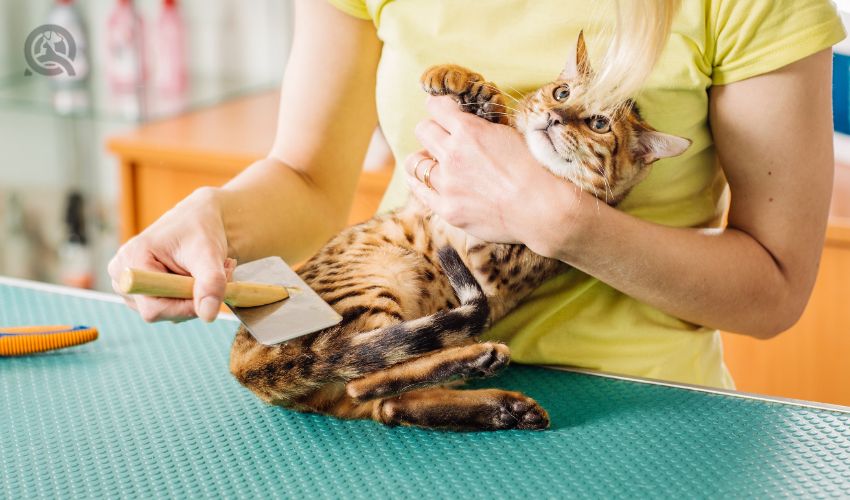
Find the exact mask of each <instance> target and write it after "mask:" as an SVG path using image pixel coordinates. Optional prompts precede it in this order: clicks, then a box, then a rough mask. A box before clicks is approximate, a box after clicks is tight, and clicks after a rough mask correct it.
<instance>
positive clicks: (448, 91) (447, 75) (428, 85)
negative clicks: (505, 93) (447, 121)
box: [421, 64, 508, 123]
mask: <svg viewBox="0 0 850 500" xmlns="http://www.w3.org/2000/svg"><path fill="white" fill-rule="evenodd" d="M421 83H422V89H423V90H425V92H427V93H429V94H431V95H435V96H436V95H450V96H453V97H454V99H455V100H456V101H457V102H458V104H460V106H461V109H462V110H463V111H466V112H468V113H472V114H474V115H478V116H480V117H482V118H484V119H486V120H489V121H492V122H496V123H507V122H508V119H507V114H506V111H507V108H506V106H505V103H504V98H503V97H502V93H501V92H500V91H499V89H498V88H497V87H496V86H495V85H494V84H493V83H491V82H488V81H486V80H485V79H484V77H483V76H481V75H480V74H478V73H476V72H474V71H471V70H468V69H466V68H464V67H461V66H457V65H454V64H442V65H439V66H432V67H430V68H428V69H427V70H425V72H424V73H423V74H422V78H421Z"/></svg>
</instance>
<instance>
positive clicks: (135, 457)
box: [0, 285, 850, 499]
mask: <svg viewBox="0 0 850 500" xmlns="http://www.w3.org/2000/svg"><path fill="white" fill-rule="evenodd" d="M57 322H63V323H64V322H67V323H80V324H88V325H94V326H97V327H98V328H99V329H100V332H101V337H100V339H99V340H97V341H96V342H94V343H91V344H88V345H84V346H79V347H75V348H71V349H66V350H63V351H57V352H53V353H48V354H43V355H36V356H30V357H21V358H0V429H2V432H0V468H2V469H1V470H0V472H1V473H2V474H0V498H15V499H17V498H29V497H53V498H81V497H110V498H115V497H142V498H151V497H160V496H168V497H243V498H249V497H253V498H256V497H300V496H309V497H315V496H320V497H347V498H349V497H369V498H374V497H399V498H402V497H404V498H410V497H417V498H426V497H454V496H458V495H463V496H464V497H480V498H483V497H496V498H501V497H538V496H549V497H565V496H567V497H582V496H592V497H610V496H629V497H634V496H638V497H643V496H653V497H681V496H696V497H727V496H734V497H754V496H757V497H763V496H769V495H778V494H783V493H784V494H796V495H805V496H811V495H814V494H815V493H819V494H823V495H824V496H842V497H847V496H850V414H847V413H841V412H836V411H826V410H819V409H812V408H804V407H799V406H792V405H787V404H781V403H771V402H763V401H756V400H751V399H742V398H736V397H730V396H725V395H718V394H709V393H703V392H696V391H691V390H684V389H678V388H670V387H663V386H658V385H650V384H643V383H637V382H630V381H622V380H613V379H608V378H602V377H597V376H590V375H583V374H576V373H566V372H558V371H552V370H546V369H541V368H530V367H512V368H510V369H509V370H508V371H507V372H506V373H505V374H504V375H502V376H500V377H498V378H497V379H493V380H490V381H487V382H484V383H482V384H477V385H497V386H501V387H506V388H510V389H516V390H521V391H524V392H526V393H528V394H529V395H531V396H532V397H534V398H536V399H537V400H538V401H539V402H540V403H541V404H543V406H544V407H546V408H547V409H548V410H549V412H550V415H551V418H552V429H551V430H549V431H544V432H520V431H507V432H498V433H471V434H449V433H439V432H428V431H421V430H417V429H408V428H387V427H383V426H380V425H378V424H375V423H373V422H366V421H353V422H345V421H339V420H335V419H331V418H327V417H323V416H318V415H303V414H298V413H294V412H290V411H286V410H283V409H280V408H274V407H269V406H265V405H264V404H262V403H261V402H260V401H259V400H257V399H255V398H254V396H253V395H251V394H250V393H248V392H247V391H246V390H244V389H242V388H241V387H240V386H239V385H238V384H237V383H236V382H235V381H234V380H233V379H232V378H231V376H230V374H229V372H228V349H229V346H230V341H231V338H232V334H233V331H234V329H235V326H234V323H231V322H228V321H219V322H216V323H215V324H212V325H205V324H202V323H200V322H197V321H193V322H188V323H183V324H180V325H172V324H157V325H147V324H145V323H143V322H142V321H141V320H140V319H138V317H137V316H136V315H135V314H133V313H132V312H131V311H129V310H128V309H126V308H125V307H124V306H123V305H120V304H116V303H110V302H105V301H98V300H93V299H91V298H80V297H73V296H66V295H61V294H56V293H48V292H45V291H37V290H31V289H26V288H18V287H14V286H8V285H0V325H26V324H48V323H57Z"/></svg>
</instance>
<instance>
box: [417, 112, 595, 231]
mask: <svg viewBox="0 0 850 500" xmlns="http://www.w3.org/2000/svg"><path fill="white" fill-rule="evenodd" d="M428 111H429V113H430V114H431V118H429V119H426V120H423V121H421V122H419V124H417V126H416V131H415V132H416V137H417V138H418V139H419V142H420V143H421V144H422V145H423V146H424V147H425V150H423V151H419V152H417V153H414V154H412V155H410V156H408V157H407V159H406V160H405V169H406V170H407V174H408V178H407V182H408V185H409V186H410V189H411V191H412V192H413V194H414V195H415V196H416V197H417V198H419V200H420V201H422V202H423V203H424V204H425V205H427V206H428V207H430V208H431V210H433V211H434V212H435V213H436V214H437V215H439V216H440V217H442V218H443V219H445V220H446V222H448V223H449V224H451V225H453V226H456V227H459V228H461V229H463V230H464V231H466V232H467V233H469V234H471V235H473V236H475V237H477V238H480V239H482V240H484V241H490V242H498V243H518V242H522V243H525V244H527V245H530V246H531V245H533V242H534V241H535V240H536V239H538V238H539V237H540V235H541V234H548V233H550V232H551V229H550V228H549V227H546V224H547V220H548V219H547V217H546V214H547V212H551V205H549V204H548V203H547V200H552V199H553V198H552V197H553V196H557V197H559V202H558V204H559V206H560V207H561V208H563V207H564V206H567V207H569V206H570V205H571V203H572V202H574V203H578V200H579V199H580V196H581V195H580V193H578V192H577V189H574V186H573V185H572V184H570V183H569V182H567V181H565V180H563V179H559V178H557V177H555V176H554V175H553V174H551V173H550V172H549V171H548V170H546V169H545V168H544V167H543V166H542V165H540V163H539V162H538V161H537V160H536V159H535V158H534V157H533V156H532V155H531V153H530V152H529V150H528V146H527V145H526V143H525V139H524V138H523V137H522V135H521V134H520V133H519V132H517V131H516V130H515V129H513V128H511V127H508V126H505V125H498V124H494V123H490V122H488V121H486V120H484V119H482V118H479V117H477V116H475V115H471V114H469V113H464V112H463V111H461V110H460V108H459V107H458V105H457V103H456V102H455V101H454V100H453V99H452V98H450V97H447V96H441V97H429V98H428ZM427 158H433V159H435V160H436V161H437V162H438V164H437V165H434V166H431V167H430V168H431V171H430V176H429V180H430V183H431V185H432V186H433V187H434V189H433V190H432V189H430V188H428V187H427V186H426V185H425V184H424V183H423V182H422V180H421V179H423V175H424V172H425V170H426V169H427V168H429V165H430V164H431V163H433V162H432V160H429V159H427ZM423 159H424V160H423ZM420 160H421V161H420ZM414 169H415V170H417V172H414ZM417 175H418V178H417ZM565 196H566V197H567V199H564V197H565ZM570 198H572V199H570ZM547 208H548V209H549V210H547ZM559 217H560V219H559V220H563V214H559Z"/></svg>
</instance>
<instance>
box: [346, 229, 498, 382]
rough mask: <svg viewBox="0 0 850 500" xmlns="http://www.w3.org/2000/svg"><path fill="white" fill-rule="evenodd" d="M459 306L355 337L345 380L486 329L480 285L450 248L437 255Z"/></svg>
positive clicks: (487, 313) (457, 342)
mask: <svg viewBox="0 0 850 500" xmlns="http://www.w3.org/2000/svg"><path fill="white" fill-rule="evenodd" d="M437 255H438V257H439V260H440V265H441V266H442V268H443V271H444V272H445V274H446V277H447V278H448V280H449V283H450V284H451V286H452V289H453V290H454V292H455V294H456V295H457V298H458V300H459V301H460V305H459V306H458V307H456V308H454V309H448V310H443V311H438V312H436V313H434V314H431V315H430V316H425V317H422V318H418V319H414V320H409V321H404V322H402V323H397V324H395V325H391V326H388V327H386V328H379V329H376V330H371V331H368V332H362V333H360V334H357V335H355V336H354V337H353V338H352V341H351V347H350V349H349V350H348V352H347V353H345V355H343V357H344V359H345V361H346V362H344V363H343V365H344V366H345V368H344V369H343V371H344V372H347V373H345V375H347V377H348V378H353V377H358V376H361V375H363V374H366V373H370V372H373V371H377V370H381V369H384V368H387V367H389V366H392V365H394V364H396V363H399V362H402V361H404V360H407V359H410V358H413V357H416V356H419V355H422V354H425V353H428V352H432V351H436V350H438V349H441V348H443V347H449V346H454V345H460V344H464V343H467V342H468V341H469V339H470V338H472V337H475V336H476V335H478V334H480V333H481V332H482V331H483V330H484V328H486V327H487V321H488V318H489V316H490V306H489V304H488V303H487V296H486V295H484V291H483V290H482V289H481V285H479V284H478V281H476V280H475V277H474V276H473V275H472V273H471V272H470V270H469V268H467V267H466V264H464V262H463V260H462V259H461V258H460V255H458V253H457V250H455V249H454V248H453V247H451V246H446V247H443V248H441V249H440V250H439V251H438V253H437Z"/></svg>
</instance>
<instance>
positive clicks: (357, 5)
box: [328, 0, 372, 21]
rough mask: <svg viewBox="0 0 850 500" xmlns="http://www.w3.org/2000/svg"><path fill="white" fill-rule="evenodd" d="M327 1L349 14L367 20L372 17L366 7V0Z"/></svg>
mask: <svg viewBox="0 0 850 500" xmlns="http://www.w3.org/2000/svg"><path fill="white" fill-rule="evenodd" d="M328 3H330V4H331V5H333V6H334V7H336V8H337V9H339V10H341V11H343V12H345V13H346V14H348V15H350V16H354V17H356V18H358V19H365V20H367V21H369V20H371V19H372V16H370V15H369V9H367V8H366V0H328Z"/></svg>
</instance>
